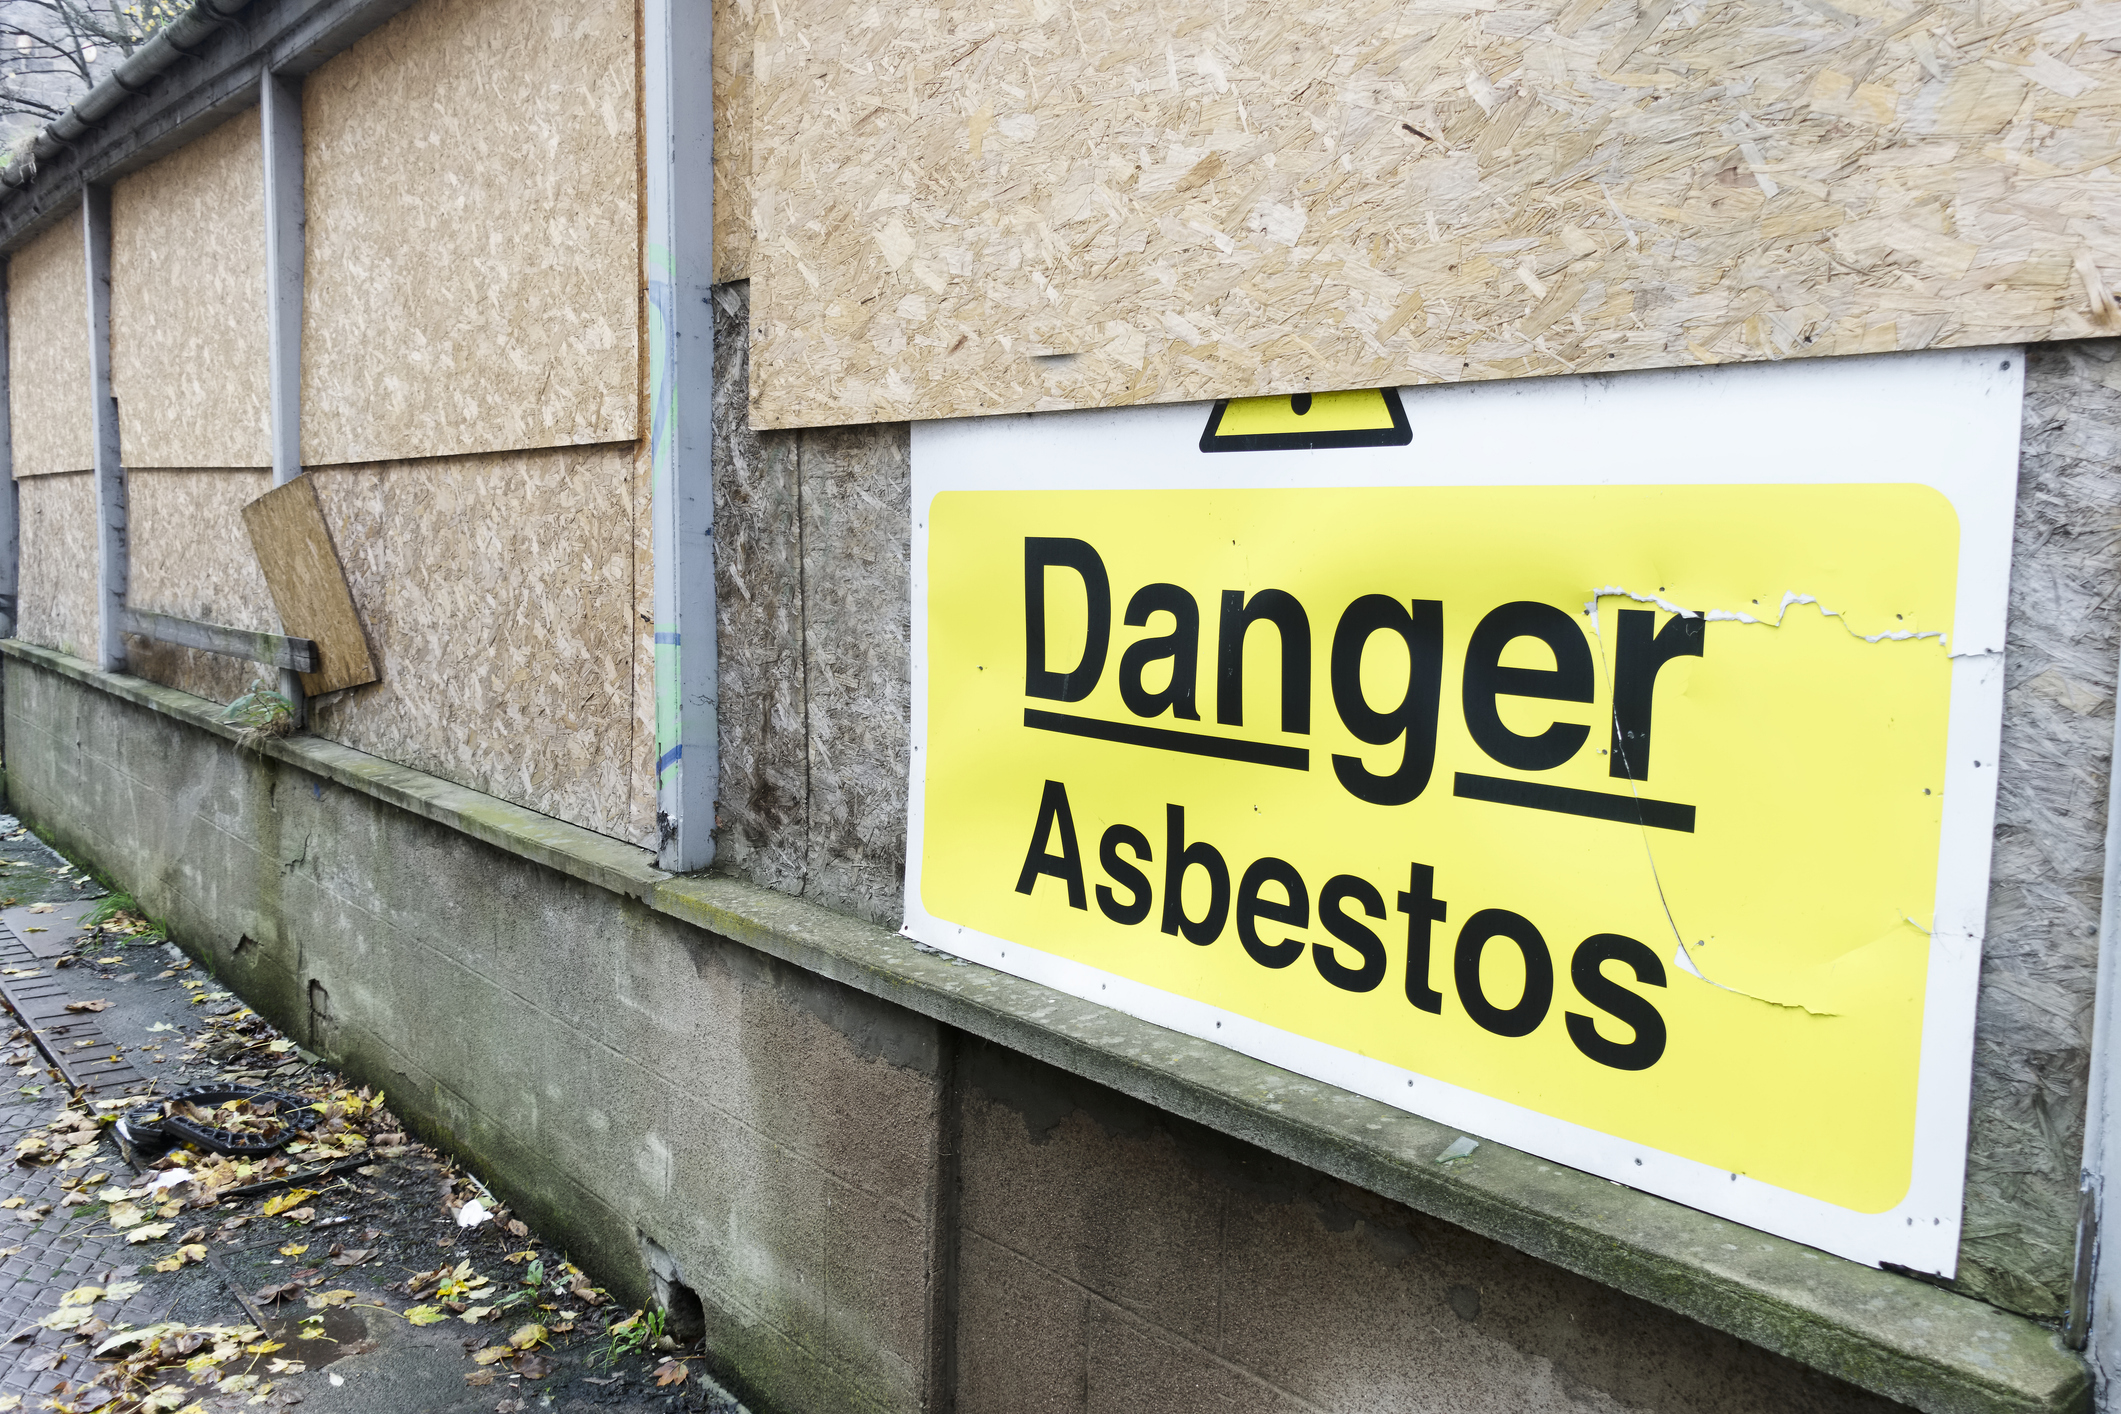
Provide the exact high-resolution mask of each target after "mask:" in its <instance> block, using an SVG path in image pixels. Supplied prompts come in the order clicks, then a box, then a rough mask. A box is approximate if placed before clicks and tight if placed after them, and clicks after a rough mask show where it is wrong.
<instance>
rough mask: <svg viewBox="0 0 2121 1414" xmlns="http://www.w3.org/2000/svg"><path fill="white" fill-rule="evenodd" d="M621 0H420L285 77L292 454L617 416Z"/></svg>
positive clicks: (629, 428)
mask: <svg viewBox="0 0 2121 1414" xmlns="http://www.w3.org/2000/svg"><path fill="white" fill-rule="evenodd" d="M634 80H635V72H634V8H633V5H632V4H631V3H630V0H567V2H566V3H564V4H560V5H558V6H555V5H551V4H542V3H537V0H425V3H422V4H419V5H416V6H414V7H412V8H411V9H409V10H407V11H405V12H404V13H403V14H400V15H399V16H398V17H397V18H395V19H393V20H391V21H390V22H389V23H388V24H386V25H384V26H383V27H382V28H381V29H378V30H377V31H375V32H374V33H373V34H370V35H369V36H368V37H367V38H365V39H363V40H362V41H361V42H360V43H358V44H356V45H354V46H353V47H352V48H351V49H348V50H346V51H345V52H344V53H342V54H340V55H338V56H337V57H336V58H334V59H332V60H331V61H330V62H329V63H327V64H326V65H324V67H322V68H321V69H319V70H317V72H316V73H314V74H312V75H310V76H309V78H308V80H307V81H306V82H305V84H304V86H303V90H302V114H303V141H304V153H305V156H306V160H307V164H308V165H307V171H306V175H305V181H306V184H307V185H306V198H307V207H308V221H309V227H308V244H307V262H306V278H307V282H308V304H307V309H306V313H305V321H304V325H303V336H302V399H303V407H302V459H303V461H304V463H305V464H307V465H312V466H315V465H321V464H329V463H345V462H357V461H372V460H382V459H386V458H397V457H412V456H421V457H428V456H440V455H449V454H457V453H465V452H490V451H500V450H506V449H511V448H525V447H550V446H566V445H571V444H584V443H592V442H610V441H624V440H628V439H631V438H632V437H633V435H634V431H635V425H636V421H637V411H636V402H637V400H638V389H639V383H640V377H639V369H638V365H637V351H638V345H639V331H638V309H639V302H638V301H639V288H640V257H639V252H638V249H637V244H638V239H639V229H640V221H639V216H638V213H637V201H638V198H637V186H638V182H637V176H636V174H637V171H638V167H639V154H638V152H637V150H636V129H637V123H636V119H635V81H634Z"/></svg>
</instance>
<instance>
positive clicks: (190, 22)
mask: <svg viewBox="0 0 2121 1414" xmlns="http://www.w3.org/2000/svg"><path fill="white" fill-rule="evenodd" d="M249 3H250V0H193V3H192V5H191V8H189V9H187V10H186V11H185V12H184V13H183V14H181V15H179V16H177V18H176V19H174V20H172V21H170V22H169V23H168V24H167V25H165V26H163V27H162V28H161V29H159V30H157V31H155V33H154V35H153V36H152V37H151V38H149V39H148V41H147V43H145V44H143V45H141V46H140V47H139V48H138V49H136V50H134V51H133V52H132V54H130V55H129V56H127V58H126V60H125V62H124V63H122V64H120V65H119V66H118V67H117V68H115V69H112V70H111V71H110V72H109V73H107V74H105V75H104V76H103V77H102V78H101V79H100V80H98V81H97V83H96V86H95V87H94V88H91V89H90V90H89V91H88V92H87V93H85V94H83V95H82V96H81V101H80V102H78V103H76V104H74V106H73V107H71V108H69V109H67V110H66V111H65V112H64V113H62V114H60V115H59V117H58V118H56V119H54V120H53V121H52V122H50V123H47V124H45V126H44V127H43V128H41V129H40V130H38V133H37V137H36V141H35V142H34V143H33V144H32V146H31V148H30V152H31V160H30V161H27V162H17V163H15V164H13V165H12V166H9V167H7V168H5V169H4V170H0V185H4V186H9V187H19V186H22V185H24V184H26V183H27V182H29V181H30V179H31V178H33V177H35V176H36V175H37V159H41V158H47V157H56V156H57V155H58V154H59V153H60V152H62V151H64V150H65V149H66V148H67V147H68V146H69V145H70V144H72V143H74V142H77V141H79V140H80V139H81V138H82V137H84V136H86V135H87V133H88V131H89V129H91V128H93V127H94V126H95V125H96V124H98V123H100V122H102V121H103V120H104V119H105V118H107V117H109V116H110V114H111V111H112V110H113V109H115V108H116V107H117V106H118V105H119V104H120V103H123V102H124V101H125V100H126V99H127V98H128V97H130V96H131V95H133V94H135V93H138V92H140V91H141V90H142V89H144V88H146V87H147V85H148V84H149V83H151V82H152V81H153V80H154V79H155V78H156V77H158V76H159V75H160V74H161V73H162V72H163V71H164V70H165V69H168V68H169V67H170V66H171V65H172V64H175V63H176V62H177V61H178V60H179V59H184V58H189V57H190V56H191V54H192V52H193V51H194V50H195V49H197V48H198V46H199V45H200V44H201V43H202V42H204V41H205V40H206V38H207V37H208V36H210V35H211V34H212V33H213V32H214V31H215V30H217V29H219V28H220V27H221V26H222V25H224V24H226V23H228V22H229V21H230V20H231V19H234V18H235V16H236V15H237V14H238V13H240V12H241V11H242V9H243V7H244V6H245V5H247V4H249Z"/></svg>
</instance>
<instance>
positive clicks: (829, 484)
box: [716, 285, 2121, 1319]
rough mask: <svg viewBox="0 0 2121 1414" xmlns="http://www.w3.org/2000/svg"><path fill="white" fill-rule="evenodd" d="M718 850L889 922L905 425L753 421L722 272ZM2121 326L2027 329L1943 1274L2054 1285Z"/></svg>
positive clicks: (1999, 1296) (2066, 1167)
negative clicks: (1975, 997) (1990, 873)
mask: <svg viewBox="0 0 2121 1414" xmlns="http://www.w3.org/2000/svg"><path fill="white" fill-rule="evenodd" d="M722 299H723V302H722V319H721V322H720V324H719V326H718V330H717V333H718V338H719V339H720V346H719V348H718V356H719V358H720V360H721V362H720V365H719V366H720V367H721V368H722V370H723V377H724V379H725V382H724V383H723V386H722V389H721V390H720V391H721V394H722V396H721V398H720V400H719V402H718V405H717V419H718V424H717V438H718V443H717V452H716V456H717V461H716V474H717V478H718V483H717V486H716V507H717V515H718V516H719V517H720V521H719V525H718V530H717V544H718V546H719V547H720V550H719V552H720V555H721V562H720V583H721V590H722V616H721V631H722V648H721V651H722V664H723V680H722V711H723V718H722V720H723V741H722V771H723V794H724V799H723V802H722V807H721V826H722V833H721V836H720V839H721V842H722V854H721V858H722V866H721V867H723V868H726V869H728V870H729V871H730V872H732V873H735V874H737V875H739V876H741V877H745V878H749V879H752V880H755V881H756V882H759V883H763V884H767V885H769V886H771V887H774V888H779V889H785V890H787V891H789V892H791V893H798V894H802V895H805V896H807V897H811V898H815V899H816V900H818V901H819V902H821V903H824V904H826V905H828V906H830V907H834V908H840V909H843V910H845V911H847V912H850V913H855V914H858V915H860V916H862V917H865V918H869V919H872V920H875V921H878V922H883V923H887V924H892V925H894V926H895V925H896V924H897V923H898V922H899V921H900V920H901V916H902V914H901V893H900V891H901V887H902V880H903V871H904V867H905V860H904V853H903V837H904V829H905V798H904V777H905V769H906V764H905V763H906V752H907V743H906V729H907V721H908V716H907V701H908V684H907V671H908V658H907V654H906V648H905V645H906V642H907V636H908V629H907V622H906V612H907V594H906V585H907V580H906V559H907V555H908V550H909V543H910V532H909V518H908V515H907V507H908V498H909V490H910V487H909V484H908V479H909V477H910V457H909V455H908V437H907V432H906V429H905V427H904V426H903V425H893V426H888V427H870V428H835V429H830V430H829V431H821V432H820V431H804V432H781V433H768V434H764V435H760V434H756V433H753V432H751V431H750V430H749V428H748V426H747V425H746V424H745V422H744V398H743V394H744V389H745V386H746V383H745V379H746V372H745V365H744V352H745V341H746V331H747V327H748V326H747V323H746V320H747V317H748V307H747V302H746V301H747V296H746V294H745V289H744V287H743V286H741V285H732V286H725V287H724V288H723V290H722ZM2117 348H2121V342H2117V341H2113V340H2102V341H2096V342H2089V343H2078V344H2050V345H2044V346H2035V347H2034V348H2032V349H2031V350H2030V351H2029V359H2028V366H2027V377H2026V401H2025V423H2024V428H2025V430H2024V439H2023V465H2022V471H2021V479H2020V489H2019V502H2018V518H2017V524H2016V530H2015V548H2014V568H2013V572H2012V581H2011V611H2010V638H2009V645H2008V655H2007V660H2006V674H2007V683H2008V688H2007V694H2006V697H2005V707H2004V737H2003V754H2002V765H2003V769H2002V773H2001V792H2000V799H1999V802H1998V809H1997V822H1996V852H1995V860H1994V869H1995V877H1994V884H1993V887H1992V891H1991V902H1990V910H1989V939H1988V948H1987V952H1986V955H1985V958H1984V969H1983V977H1982V985H1981V1002H1980V1020H1979V1026H1978V1033H1977V1051H1976V1059H1975V1067H1976V1073H1975V1080H1974V1092H1973V1107H1974V1108H1973V1129H1972V1138H1971V1144H1970V1148H1969V1152H1968V1157H1967V1195H1966V1210H1965V1215H1966V1238H1965V1242H1964V1244H1963V1246H1962V1251H1961V1266H1960V1274H1959V1283H1958V1284H1959V1287H1960V1289H1961V1290H1964V1291H1966V1292H1968V1293H1970V1294H1973V1295H1976V1296H1980V1297H1982V1298H1983V1299H1985V1300H1989V1301H1992V1302H1995V1303H1996V1304H1997V1305H1999V1306H2002V1307H2005V1308H2006V1309H2009V1310H2013V1311H2017V1312H2020V1313H2023V1314H2026V1315H2031V1316H2035V1317H2039V1318H2043V1319H2055V1318H2059V1317H2060V1316H2061V1315H2062V1313H2063V1309H2064V1307H2065V1305H2066V1303H2067V1300H2068V1290H2069V1276H2070V1265H2071V1261H2072V1253H2073V1250H2074V1236H2075V1233H2074V1229H2075V1222H2076V1208H2077V1199H2076V1184H2077V1171H2078V1162H2079V1156H2080V1153H2081V1150H2082V1146H2083V1114H2084V1089H2085V1073H2086V1072H2085V1067H2086V1058H2087V1054H2088V1048H2089V1045H2090V1035H2091V1029H2090V1028H2091V1019H2090V1016H2091V1013H2090V1004H2091V997H2092V976H2093V971H2094V960H2095V954H2096V950H2097V923H2098V903H2099V891H2100V871H2101V869H2102V866H2103V859H2104V849H2103V841H2104V831H2105V803H2106V780H2107V768H2108V761H2107V758H2108V755H2109V751H2110V747H2111V742H2112V733H2113V710H2114V709H2113V702H2114V675H2115V662H2116V653H2117V651H2121V631H2117V622H2121V534H2117V529H2121V471H2117V469H2116V465H2115V460H2116V456H2117V453H2121V391H2117V389H2121V359H2117V358H2116V351H2117Z"/></svg>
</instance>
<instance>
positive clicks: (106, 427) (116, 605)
mask: <svg viewBox="0 0 2121 1414" xmlns="http://www.w3.org/2000/svg"><path fill="white" fill-rule="evenodd" d="M81 235H82V239H83V241H84V242H85V244H86V248H87V257H88V258H87V268H88V398H89V418H90V425H91V426H92V427H93V428H94V429H95V449H96V459H95V477H96V666H97V667H99V668H101V669H103V671H105V672H106V673H115V672H122V671H123V670H124V668H125V635H124V633H123V632H122V631H121V630H120V628H119V625H120V623H121V622H123V611H124V609H125V584H126V578H127V563H126V550H125V468H124V467H123V466H122V465H120V463H119V460H118V400H117V399H116V398H115V397H113V396H112V395H111V386H110V188H109V187H100V186H93V185H91V186H84V187H83V188H82V189H81Z"/></svg>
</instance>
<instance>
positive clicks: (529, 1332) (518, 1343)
mask: <svg viewBox="0 0 2121 1414" xmlns="http://www.w3.org/2000/svg"><path fill="white" fill-rule="evenodd" d="M545 1335H546V1331H545V1328H544V1327H543V1326H541V1325H539V1324H538V1323H537V1322H536V1321H532V1322H530V1323H529V1324H527V1325H522V1326H518V1327H516V1333H515V1334H514V1335H512V1336H510V1337H508V1343H509V1344H510V1345H512V1346H514V1347H515V1348H516V1349H518V1350H528V1349H530V1347H531V1346H533V1345H536V1344H538V1343H539V1342H540V1341H542V1340H544V1339H545Z"/></svg>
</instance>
